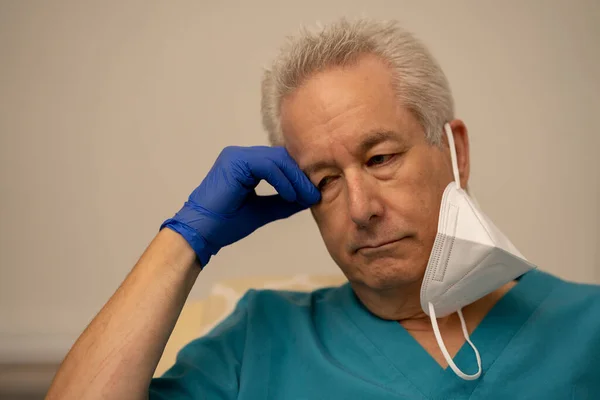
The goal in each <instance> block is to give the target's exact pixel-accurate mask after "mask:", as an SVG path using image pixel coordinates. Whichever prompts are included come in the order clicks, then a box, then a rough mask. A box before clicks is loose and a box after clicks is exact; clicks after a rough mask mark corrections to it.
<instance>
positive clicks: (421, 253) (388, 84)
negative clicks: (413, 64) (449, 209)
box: [281, 56, 499, 365]
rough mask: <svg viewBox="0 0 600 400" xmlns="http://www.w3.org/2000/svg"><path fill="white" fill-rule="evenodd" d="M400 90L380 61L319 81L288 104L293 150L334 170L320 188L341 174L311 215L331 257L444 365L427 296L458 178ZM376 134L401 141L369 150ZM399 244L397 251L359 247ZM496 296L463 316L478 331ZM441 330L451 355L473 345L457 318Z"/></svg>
mask: <svg viewBox="0 0 600 400" xmlns="http://www.w3.org/2000/svg"><path fill="white" fill-rule="evenodd" d="M393 88H394V85H393V76H392V74H391V71H390V69H389V67H388V66H387V65H385V64H384V63H382V62H381V60H380V59H378V58H377V57H375V56H364V57H362V58H361V59H360V60H358V61H357V62H356V63H355V64H353V65H349V66H344V67H337V68H328V69H326V70H323V71H321V72H317V73H315V74H314V75H313V76H311V77H309V78H308V79H306V80H305V81H304V82H303V84H302V86H301V87H300V88H298V89H296V90H295V91H294V92H293V93H291V94H289V95H288V96H287V97H285V98H284V99H283V101H282V105H281V126H282V130H283V135H284V143H285V144H286V148H287V150H288V152H289V153H290V155H291V156H292V157H293V158H294V159H295V160H296V162H297V163H298V165H299V166H300V168H301V169H303V170H306V169H307V167H309V166H310V165H312V164H315V163H326V164H327V165H328V167H327V168H326V169H322V170H320V171H318V172H317V171H314V170H313V171H308V172H310V175H311V176H309V178H310V179H311V181H312V182H313V183H314V184H315V185H318V184H319V180H320V179H322V178H323V177H325V176H328V175H330V176H333V178H332V179H330V180H329V181H328V183H327V185H325V187H324V188H323V190H322V193H321V195H322V199H321V202H320V203H318V204H317V205H315V206H313V207H312V208H311V212H312V214H313V217H314V219H315V221H316V223H317V226H318V227H319V230H320V232H321V235H322V237H323V240H324V242H325V245H326V248H327V250H328V252H329V254H330V255H331V257H332V258H333V260H334V261H335V262H336V263H337V265H338V266H339V267H340V269H341V270H342V272H343V273H344V274H345V275H346V277H347V278H348V280H349V281H350V284H351V285H352V288H353V290H354V292H355V293H356V295H357V297H358V298H359V299H360V301H361V302H362V303H363V304H364V305H365V307H366V308H367V309H369V310H370V311H371V312H372V313H373V314H375V315H377V316H378V317H380V318H383V319H388V320H397V321H398V322H400V323H401V324H402V325H403V326H404V327H405V328H406V329H407V330H408V331H409V332H410V333H411V334H413V337H415V339H417V340H418V341H419V343H421V345H423V347H424V348H425V349H426V350H427V351H429V352H430V354H432V356H433V357H434V358H436V360H437V361H438V362H439V363H440V364H441V365H444V364H445V360H444V358H443V356H442V355H441V352H440V351H439V349H437V345H436V344H435V338H434V336H433V332H432V327H431V322H430V321H429V317H428V316H427V315H426V314H425V313H424V312H423V310H422V309H421V305H420V289H421V284H422V281H423V276H424V272H425V269H426V266H427V262H428V259H429V255H430V253H431V248H432V246H433V242H434V240H435V237H436V234H437V224H438V216H439V211H440V205H441V198H442V194H443V192H444V189H445V188H446V186H447V185H448V184H449V183H450V182H452V181H453V180H454V177H453V172H452V164H451V158H450V152H449V148H448V142H447V140H444V141H443V143H442V144H441V145H437V144H431V143H430V142H429V141H428V140H427V138H426V136H425V132H424V129H423V127H422V125H421V124H420V123H419V121H418V120H417V119H416V118H415V117H414V114H413V113H412V112H411V111H410V110H408V109H407V108H406V107H403V106H402V104H401V103H400V102H399V101H398V99H397V96H396V93H395V91H394V89H393ZM450 125H451V128H452V130H453V133H454V139H455V144H456V151H457V158H458V166H459V173H460V180H461V185H462V186H466V184H467V182H468V178H469V156H468V150H469V146H468V135H467V129H466V127H465V125H464V123H463V122H462V121H460V120H453V121H450ZM439 129H440V130H443V127H441V126H440V127H439ZM374 132H391V133H393V136H394V137H393V138H392V137H390V138H388V139H387V140H384V141H381V142H378V143H376V144H374V146H373V147H372V148H364V146H363V148H361V145H360V144H361V142H365V141H367V142H368V141H369V140H370V138H369V135H373V133H374ZM387 155H392V157H391V158H389V159H387V158H386V159H385V160H386V161H385V162H382V163H381V164H378V163H370V161H369V160H372V157H374V156H387ZM399 238H402V240H399V241H397V239H399ZM390 240H393V241H395V243H392V244H390V245H387V246H385V247H383V248H377V249H359V248H360V247H364V246H373V245H376V244H381V243H384V242H387V241H390ZM495 295H497V293H496V294H495ZM495 295H494V293H492V294H490V295H488V296H486V297H484V298H483V299H481V300H480V301H478V302H475V303H473V304H472V305H470V306H467V307H465V308H464V310H463V311H464V315H465V318H467V324H468V327H469V330H472V329H474V328H475V326H477V324H478V323H479V322H480V321H481V319H483V316H484V315H485V314H486V313H487V311H488V310H489V308H491V306H492V305H493V303H494V302H495V301H492V300H493V299H497V297H494V296H495ZM498 298H499V297H498ZM486 299H487V300H486ZM490 299H492V300H490ZM438 324H439V326H440V329H441V331H442V335H443V336H444V338H445V341H446V342H447V347H448V350H449V351H450V353H451V354H452V353H455V352H456V351H458V349H459V348H460V346H461V345H462V343H463V342H464V337H463V336H462V329H461V327H460V322H459V320H458V318H457V316H456V314H452V315H450V316H447V317H444V318H440V319H439V321H438ZM434 345H435V346H434Z"/></svg>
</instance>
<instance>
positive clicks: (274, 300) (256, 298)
mask: <svg viewBox="0 0 600 400" xmlns="http://www.w3.org/2000/svg"><path fill="white" fill-rule="evenodd" d="M344 286H345V285H342V286H339V287H325V288H320V289H317V290H313V291H311V292H300V291H289V290H271V289H262V290H256V289H252V290H249V291H248V292H246V294H245V295H244V297H243V298H242V300H240V303H241V304H242V305H243V306H244V307H245V308H246V310H247V312H248V313H258V312H263V311H265V310H268V311H269V312H281V313H286V312H293V313H303V312H310V311H311V310H312V309H314V308H315V307H320V306H322V305H324V304H327V303H329V302H331V301H333V300H334V299H335V298H336V296H337V294H338V292H339V291H340V290H341V289H342V288H343V287H344Z"/></svg>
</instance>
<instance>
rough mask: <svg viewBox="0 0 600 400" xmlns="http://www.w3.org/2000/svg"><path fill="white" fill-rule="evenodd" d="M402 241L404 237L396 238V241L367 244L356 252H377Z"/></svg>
mask: <svg viewBox="0 0 600 400" xmlns="http://www.w3.org/2000/svg"><path fill="white" fill-rule="evenodd" d="M402 239H404V237H401V238H398V239H392V240H386V241H383V242H378V243H374V244H367V245H364V246H360V247H358V248H357V249H356V252H358V251H369V252H370V251H377V250H385V249H386V248H388V247H391V246H392V245H394V244H396V243H397V242H399V241H401V240H402Z"/></svg>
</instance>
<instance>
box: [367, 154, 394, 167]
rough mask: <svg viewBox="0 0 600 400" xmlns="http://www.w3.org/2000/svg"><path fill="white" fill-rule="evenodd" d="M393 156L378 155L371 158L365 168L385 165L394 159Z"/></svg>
mask: <svg viewBox="0 0 600 400" xmlns="http://www.w3.org/2000/svg"><path fill="white" fill-rule="evenodd" d="M394 156H395V154H379V155H376V156H373V157H371V158H370V159H369V161H367V166H369V167H372V166H374V165H382V164H385V163H387V162H388V161H390V160H391V159H392V158H394Z"/></svg>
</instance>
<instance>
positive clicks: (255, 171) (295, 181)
mask: <svg viewBox="0 0 600 400" xmlns="http://www.w3.org/2000/svg"><path fill="white" fill-rule="evenodd" d="M261 179H265V180H267V182H268V183H269V184H271V185H272V186H273V187H275V188H276V189H277V190H278V192H280V194H281V193H283V195H274V196H265V197H260V196H257V195H256V193H255V191H254V188H255V187H256V185H258V183H259V182H260V180H261ZM319 200H320V193H319V191H318V189H317V188H316V187H315V186H314V185H313V184H312V183H311V182H310V180H308V178H307V177H306V175H304V173H303V172H302V171H301V170H300V169H299V168H298V165H297V164H296V162H295V161H294V160H293V159H292V158H291V157H290V155H289V154H288V153H287V151H286V150H285V149H284V148H283V147H279V148H271V147H264V146H257V147H248V148H242V147H228V148H226V149H224V150H223V151H222V152H221V154H220V155H219V157H218V158H217V161H216V162H215V164H214V165H213V167H212V168H211V170H210V171H209V174H208V175H207V176H206V178H205V179H204V180H203V181H202V183H201V184H200V186H198V187H197V188H196V189H195V190H194V191H193V192H192V194H191V195H190V197H189V198H188V201H187V202H186V203H185V204H184V206H183V207H182V208H181V210H179V212H178V213H177V214H175V216H174V217H173V218H170V219H168V220H167V221H165V222H164V223H163V225H162V226H163V227H167V228H165V229H162V230H161V231H160V233H159V234H158V235H157V236H156V238H155V239H154V240H153V241H152V243H151V244H150V246H149V247H148V249H147V250H146V251H145V253H144V254H143V255H142V257H141V258H140V260H139V261H138V263H137V265H136V266H135V267H134V268H133V270H132V271H131V273H130V274H129V276H128V277H127V279H125V281H124V282H123V283H122V284H121V286H120V287H119V289H118V290H117V291H116V293H115V294H114V295H113V296H112V297H111V299H110V300H109V301H108V303H106V305H105V306H104V308H102V310H101V311H100V313H99V314H98V315H97V316H96V318H94V320H93V321H92V322H91V324H90V325H89V326H88V327H87V329H86V330H85V331H84V332H83V334H82V335H81V336H80V337H79V339H78V340H77V342H76V343H75V345H74V346H73V348H72V349H71V351H70V352H69V354H67V357H66V358H65V360H64V361H63V363H62V365H61V367H60V369H59V371H58V373H57V374H56V377H55V378H54V382H53V383H52V386H51V387H50V390H49V392H48V395H47V399H49V400H50V399H61V400H63V399H77V400H82V399H110V400H113V399H127V400H129V399H146V398H147V397H148V390H149V386H150V380H151V379H152V375H153V373H154V370H155V369H156V365H157V364H158V361H159V360H160V356H161V354H162V352H163V350H164V348H165V345H166V343H167V340H168V339H169V335H170V334H171V331H172V330H173V327H174V326H175V322H176V321H177V318H178V317H179V313H180V312H181V309H182V308H183V305H184V303H185V300H186V298H187V296H188V294H189V292H190V290H191V289H192V286H193V285H194V282H195V281H196V278H198V274H199V273H200V266H199V265H198V262H197V261H196V260H198V259H199V260H200V262H201V263H202V265H203V266H206V265H207V263H208V261H209V260H210V257H211V256H212V255H214V254H216V253H217V251H218V250H219V249H220V248H222V247H224V246H228V245H230V244H232V243H234V242H236V241H238V240H240V239H242V238H244V237H246V236H248V235H249V234H251V233H252V232H254V231H255V230H256V229H258V228H260V227H261V226H263V225H265V224H268V223H269V222H272V221H275V220H278V219H283V218H287V217H289V216H290V215H293V214H295V213H297V212H299V211H301V210H304V209H306V208H307V207H309V206H310V205H313V204H316V202H318V201H319Z"/></svg>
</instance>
